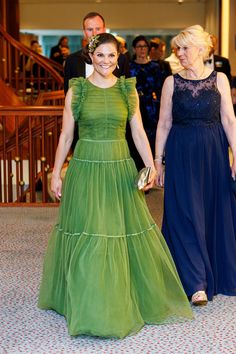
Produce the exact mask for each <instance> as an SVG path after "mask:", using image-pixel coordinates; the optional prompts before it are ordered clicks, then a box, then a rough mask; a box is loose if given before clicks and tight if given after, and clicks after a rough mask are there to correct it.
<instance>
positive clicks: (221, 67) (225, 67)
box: [205, 34, 232, 86]
mask: <svg viewBox="0 0 236 354" xmlns="http://www.w3.org/2000/svg"><path fill="white" fill-rule="evenodd" d="M216 49H217V38H216V36H215V35H213V34H212V35H211V47H210V52H209V56H208V58H206V60H205V65H206V66H207V67H209V68H211V69H212V70H215V71H218V72H222V73H225V75H226V76H227V78H228V80H229V83H230V86H231V85H232V76H231V67H230V62H229V59H227V58H224V57H222V56H220V55H217V54H215V52H216Z"/></svg>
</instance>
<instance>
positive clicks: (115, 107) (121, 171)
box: [38, 77, 192, 338]
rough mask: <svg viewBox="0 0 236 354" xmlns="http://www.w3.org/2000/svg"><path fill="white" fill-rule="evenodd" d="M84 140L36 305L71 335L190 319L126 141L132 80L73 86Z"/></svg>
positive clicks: (117, 333) (115, 332)
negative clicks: (58, 320) (58, 318)
mask: <svg viewBox="0 0 236 354" xmlns="http://www.w3.org/2000/svg"><path fill="white" fill-rule="evenodd" d="M70 85H71V87H72V92H73V95H72V111H73V116H74V118H75V120H78V122H79V129H80V139H79V141H78V142H77V145H76V148H75V151H74V155H73V158H72V160H71V161H70V164H69V167H68V170H67V173H66V177H65V180H64V184H63V193H62V200H61V205H60V209H59V217H58V223H57V225H55V227H54V229H53V231H52V234H51V237H50V239H49V244H48V248H47V252H46V256H45V261H44V271H43V277H42V283H41V288H40V295H39V303H38V305H39V307H40V308H42V309H53V310H55V311H57V312H58V313H59V314H62V315H64V316H65V318H66V320H67V324H68V329H69V333H70V335H80V334H87V335H95V336H102V337H118V338H122V337H125V336H126V335H129V334H133V333H136V332H137V331H139V330H140V329H141V328H142V327H143V325H144V324H145V323H149V324H158V323H166V322H167V323H168V322H173V321H175V320H184V319H186V318H188V319H190V318H192V311H191V308H190V305H189V302H188V299H187V297H186V295H185V292H184V290H183V288H182V284H181V282H180V280H179V277H178V274H177V271H176V269H175V265H174V262H173V260H172V258H171V255H170V253H169V250H168V248H167V246H166V243H165V241H164V238H163V236H162V234H161V232H160V231H159V229H158V228H157V225H156V224H155V222H154V221H153V219H152V217H151V216H150V213H149V210H148V208H147V205H146V203H145V198H144V193H143V192H141V191H138V190H137V189H136V187H135V186H134V179H135V176H136V174H137V170H136V167H135V164H134V161H133V160H132V159H131V158H130V154H129V150H128V146H127V142H126V140H125V127H126V122H127V117H131V116H132V114H133V113H134V110H135V106H136V97H135V79H132V78H130V79H125V78H124V77H121V78H120V79H118V80H117V82H116V84H115V85H114V86H112V87H111V88H99V87H96V86H94V85H93V84H92V83H90V82H89V81H88V80H86V79H84V78H76V79H72V80H71V81H70Z"/></svg>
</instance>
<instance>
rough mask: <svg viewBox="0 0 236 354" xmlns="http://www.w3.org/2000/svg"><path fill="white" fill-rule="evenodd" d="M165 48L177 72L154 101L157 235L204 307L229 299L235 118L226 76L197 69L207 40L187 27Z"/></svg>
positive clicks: (235, 227) (234, 245) (233, 272)
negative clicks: (159, 197) (159, 204)
mask: <svg viewBox="0 0 236 354" xmlns="http://www.w3.org/2000/svg"><path fill="white" fill-rule="evenodd" d="M172 44H173V47H174V48H175V50H176V55H177V57H178V59H179V60H180V63H181V65H182V66H183V67H184V70H182V71H181V72H179V73H178V74H175V75H174V76H170V77H168V78H167V79H166V81H165V83H164V86H163V91H162V98H161V110H160V119H159V123H158V128H157V136H156V157H155V163H156V168H157V171H158V174H157V184H158V185H159V186H162V185H163V184H164V171H163V166H162V163H161V161H162V155H163V154H164V153H165V197H164V217H163V226H162V230H163V234H164V236H165V239H166V241H167V244H168V246H169V248H170V250H171V253H172V256H173V258H174V260H175V263H176V266H177V269H178V272H179V275H180V278H181V280H182V283H183V286H184V289H185V291H186V294H187V295H188V296H189V297H191V299H192V303H193V304H194V305H205V304H206V303H207V301H208V300H212V299H213V296H214V295H216V294H224V295H236V261H235V260H236V198H235V196H234V193H233V190H232V186H231V183H232V178H233V179H235V177H236V119H235V116H234V111H233V105H232V101H231V96H230V87H229V83H228V79H227V77H226V75H225V74H223V73H219V72H218V73H217V72H215V71H211V69H209V68H207V67H205V66H204V59H205V58H206V57H207V55H208V51H209V48H210V46H211V41H210V36H209V34H208V33H207V32H205V31H204V30H203V29H202V27H201V26H198V25H195V26H191V27H188V28H186V29H185V30H183V31H182V32H180V33H179V34H178V35H177V36H176V37H174V38H173V40H172ZM229 146H230V147H231V150H232V154H233V162H232V165H231V168H230V164H229V154H228V147H229Z"/></svg>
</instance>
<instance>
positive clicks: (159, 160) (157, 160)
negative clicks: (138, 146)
mask: <svg viewBox="0 0 236 354" xmlns="http://www.w3.org/2000/svg"><path fill="white" fill-rule="evenodd" d="M154 162H160V163H162V158H159V159H154Z"/></svg>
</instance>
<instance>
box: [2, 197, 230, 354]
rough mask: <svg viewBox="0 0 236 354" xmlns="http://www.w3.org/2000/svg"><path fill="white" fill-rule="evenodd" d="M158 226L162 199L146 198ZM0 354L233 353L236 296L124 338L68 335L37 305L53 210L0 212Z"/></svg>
mask: <svg viewBox="0 0 236 354" xmlns="http://www.w3.org/2000/svg"><path fill="white" fill-rule="evenodd" d="M147 200H148V204H149V206H150V209H151V212H152V213H153V216H154V217H155V219H156V220H157V222H158V224H159V225H160V221H161V214H162V201H163V195H162V192H161V191H160V190H154V191H152V192H151V193H149V194H148V195H147ZM0 213H1V214H0V221H1V231H0V353H1V354H13V353H17V354H18V353H23V354H28V353H29V354H62V353H63V354H64V353H68V354H74V353H79V354H93V353H96V354H103V353H105V354H116V353H117V354H118V353H119V354H129V353H132V354H138V353H144V354H177V353H180V354H201V353H202V354H207V353H209V354H235V353H236V330H235V329H236V298H234V297H226V296H217V297H216V298H215V299H214V301H213V302H211V303H209V304H208V306H207V307H204V308H197V309H194V313H195V320H193V321H190V322H186V323H181V324H174V325H165V326H164V325H163V326H145V327H144V328H143V329H142V331H140V332H139V333H138V334H137V335H135V336H131V337H127V338H125V339H123V340H112V339H99V338H91V337H86V336H81V337H70V336H69V335H68V333H67V327H66V322H65V320H64V318H63V317H62V316H59V315H57V314H56V313H54V312H53V311H47V312H46V311H42V310H39V309H38V308H37V306H36V304H37V295H38V287H39V281H40V276H41V270H42V260H43V254H44V251H45V248H46V245H47V238H48V234H49V231H50V229H51V227H52V225H53V223H54V221H55V219H56V215H57V208H0Z"/></svg>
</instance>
